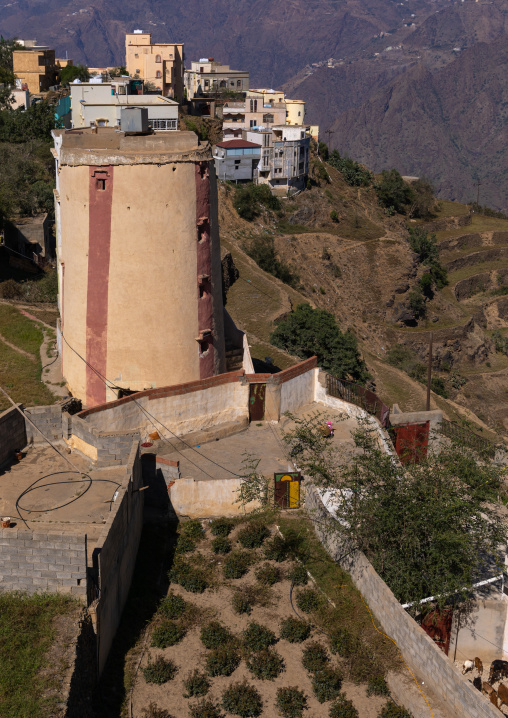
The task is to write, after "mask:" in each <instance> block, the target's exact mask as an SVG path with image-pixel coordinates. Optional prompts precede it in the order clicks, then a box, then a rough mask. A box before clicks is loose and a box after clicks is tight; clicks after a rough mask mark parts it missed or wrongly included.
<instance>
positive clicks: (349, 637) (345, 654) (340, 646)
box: [330, 628, 359, 658]
mask: <svg viewBox="0 0 508 718" xmlns="http://www.w3.org/2000/svg"><path fill="white" fill-rule="evenodd" d="M358 647H359V639H358V637H357V636H355V635H353V634H352V633H351V631H349V630H348V629H347V628H338V629H336V630H335V631H334V632H333V633H332V636H331V639H330V650H331V652H332V653H334V654H336V653H338V654H339V656H342V658H349V657H350V656H352V655H353V654H354V653H357V652H358Z"/></svg>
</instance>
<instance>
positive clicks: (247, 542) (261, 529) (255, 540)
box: [238, 521, 270, 548]
mask: <svg viewBox="0 0 508 718" xmlns="http://www.w3.org/2000/svg"><path fill="white" fill-rule="evenodd" d="M269 535H270V531H269V530H268V529H267V527H266V526H265V525H264V524H262V523H260V522H257V521H251V522H250V523H248V524H247V526H245V527H244V528H243V529H242V530H241V531H240V532H239V534H238V541H239V542H240V543H241V544H242V546H243V547H244V548H258V546H261V544H262V543H263V541H264V540H265V538H266V537H267V536H269Z"/></svg>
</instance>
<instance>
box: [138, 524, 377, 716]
mask: <svg viewBox="0 0 508 718" xmlns="http://www.w3.org/2000/svg"><path fill="white" fill-rule="evenodd" d="M230 538H233V539H234V534H232V535H231V537H230ZM204 543H205V542H202V543H200V544H199V550H200V552H201V553H203V554H204V555H205V556H206V557H207V558H209V560H210V565H213V564H217V565H216V570H215V571H214V575H215V576H217V579H219V580H220V579H221V578H222V570H221V564H222V562H223V560H224V559H223V558H218V557H216V556H214V555H213V554H212V553H211V551H210V549H209V546H208V541H206V544H207V545H206V546H204ZM260 558H261V555H260ZM268 563H271V564H273V565H275V566H277V567H278V568H279V569H281V570H282V571H284V572H286V573H287V570H288V569H289V568H290V566H292V565H294V564H291V563H290V562H288V561H286V562H284V563H279V564H276V563H275V562H271V561H270V562H268ZM254 571H255V567H251V568H250V570H249V572H248V574H247V575H246V576H244V577H243V578H241V579H238V580H231V581H226V580H224V581H221V582H220V583H221V584H222V585H216V586H215V588H209V589H207V590H206V591H205V592H204V593H203V594H200V595H196V594H190V593H187V592H186V591H185V590H183V589H182V588H181V587H179V586H172V587H171V589H172V590H173V592H174V593H175V594H178V595H181V596H182V597H183V598H184V599H185V600H186V601H190V602H191V603H192V604H194V606H196V607H197V612H196V615H197V617H196V620H195V623H194V625H193V626H192V627H191V628H190V629H189V630H188V632H187V634H186V636H185V637H184V639H183V640H182V641H181V642H180V643H178V644H177V645H176V646H173V647H171V648H167V649H164V650H160V649H157V648H150V647H149V645H150V637H149V635H150V630H149V632H148V636H147V641H146V646H147V648H146V650H145V653H144V655H143V657H142V660H141V663H140V670H139V671H138V673H137V676H136V679H135V681H134V686H133V692H132V715H133V717H134V718H142V716H143V714H142V711H143V708H146V707H148V705H149V703H151V702H155V703H156V704H157V705H158V706H160V707H161V708H165V709H167V710H168V711H169V712H170V713H171V715H172V716H175V718H184V716H187V715H189V713H188V706H189V704H192V703H195V702H196V701H197V699H196V698H193V699H187V698H184V693H185V689H184V686H183V680H184V678H185V677H186V676H187V675H188V674H189V673H190V672H191V671H192V670H194V669H195V668H198V669H200V670H202V671H204V670H205V660H206V656H207V654H208V651H207V650H206V649H205V648H204V646H203V644H202V643H201V640H200V635H199V633H200V627H201V625H203V624H204V623H207V622H208V621H209V620H211V619H215V620H219V621H220V622H222V623H223V624H225V625H226V626H228V628H230V630H231V631H232V632H233V633H234V634H235V635H237V636H239V635H240V633H241V632H242V631H243V630H244V629H245V628H246V627H247V625H248V624H249V622H250V621H256V622H258V623H260V624H262V625H263V626H267V627H268V628H269V629H271V630H272V631H274V633H275V634H276V635H277V636H279V635H280V624H281V621H282V620H283V619H285V618H287V617H288V616H291V615H294V613H293V612H292V609H291V604H290V600H289V593H290V582H289V581H288V580H283V581H281V582H279V583H277V584H275V586H274V587H273V588H272V589H271V590H270V591H269V593H270V594H271V596H270V601H269V605H266V606H264V607H263V606H259V605H256V606H254V608H253V610H252V613H251V615H250V616H246V615H241V616H240V615H238V614H236V613H235V612H234V611H233V609H232V606H231V600H232V596H233V594H234V591H235V589H236V588H238V587H241V586H246V585H254V584H255V583H256V580H255V576H254ZM311 640H312V641H316V640H317V641H319V642H320V643H322V644H323V645H324V646H326V647H328V646H327V639H326V637H325V636H323V635H322V634H320V633H319V632H318V631H317V630H314V631H313V632H312V634H311V637H310V638H308V639H307V641H305V642H304V643H303V644H298V643H296V644H291V643H289V642H288V641H286V640H282V639H281V640H279V641H278V642H277V644H276V645H275V647H274V648H275V650H276V651H277V653H279V655H280V656H282V658H283V659H284V662H285V671H284V672H283V673H282V674H281V675H280V676H279V677H278V678H276V679H275V680H273V681H269V680H258V679H256V678H254V677H253V676H252V674H251V673H250V671H249V670H248V668H247V666H246V663H245V660H242V662H241V664H240V666H239V667H238V668H237V669H236V670H235V671H234V673H233V674H232V675H231V676H229V677H224V676H221V677H215V678H211V679H210V680H211V684H212V686H211V689H210V691H209V694H208V696H207V697H209V698H213V699H214V700H220V698H221V696H222V693H223V691H224V690H225V689H226V688H227V687H228V686H229V685H230V684H231V683H233V682H236V681H242V680H243V679H244V678H246V679H247V681H248V682H249V684H250V685H253V686H255V687H256V688H257V690H258V691H259V693H260V695H261V697H262V700H263V713H262V716H263V717H265V718H268V717H271V716H274V715H276V714H277V709H276V708H275V698H276V692H277V688H280V687H289V686H297V687H298V688H299V689H301V690H304V692H305V694H306V695H307V698H308V708H309V710H308V713H307V712H306V715H309V716H313V718H327V717H328V715H329V710H330V705H331V704H330V702H326V703H323V704H321V703H319V702H318V701H317V699H316V698H315V696H314V694H313V691H312V685H311V678H310V676H309V674H308V673H307V672H306V671H305V669H304V668H303V666H302V663H301V658H302V651H303V649H304V647H305V645H306V644H307V643H308V642H309V641H311ZM159 655H162V656H164V657H165V658H171V659H172V660H173V661H174V662H175V663H176V665H177V666H178V669H179V670H178V673H177V675H176V677H175V678H174V679H173V680H172V681H170V682H168V683H166V684H163V685H161V686H158V685H153V684H150V683H147V682H146V681H145V679H144V677H143V673H142V669H143V667H145V666H146V665H147V663H148V661H149V658H151V659H152V660H153V659H154V658H156V657H157V656H159ZM331 665H336V666H338V667H341V668H342V670H343V671H344V666H341V663H340V659H338V658H337V657H335V656H332V660H331ZM346 678H347V676H346ZM342 689H343V691H344V692H345V694H346V695H347V697H348V698H349V699H351V700H352V701H353V702H354V704H355V706H356V708H357V709H358V711H359V714H360V716H361V717H362V718H376V717H377V716H378V714H379V711H380V709H381V707H382V706H383V705H384V704H385V702H386V698H383V697H379V696H371V697H368V696H367V695H366V685H365V684H360V685H356V684H354V683H352V682H350V681H347V680H345V681H344V683H343V688H342Z"/></svg>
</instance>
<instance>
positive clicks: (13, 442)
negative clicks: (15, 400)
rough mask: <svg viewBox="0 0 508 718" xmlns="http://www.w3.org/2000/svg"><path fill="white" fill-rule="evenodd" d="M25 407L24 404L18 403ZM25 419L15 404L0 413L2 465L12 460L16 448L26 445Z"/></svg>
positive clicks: (0, 454) (0, 453)
mask: <svg viewBox="0 0 508 718" xmlns="http://www.w3.org/2000/svg"><path fill="white" fill-rule="evenodd" d="M18 406H19V407H20V409H23V405H22V404H18ZM26 443H27V441H26V429H25V420H24V419H23V417H22V415H21V414H20V413H19V411H18V410H17V409H16V408H15V407H14V406H13V407H11V408H10V409H7V410H6V411H3V412H2V413H1V414H0V466H1V465H2V464H4V463H5V462H6V461H10V460H12V457H13V454H14V452H15V450H16V449H22V448H23V447H24V446H26Z"/></svg>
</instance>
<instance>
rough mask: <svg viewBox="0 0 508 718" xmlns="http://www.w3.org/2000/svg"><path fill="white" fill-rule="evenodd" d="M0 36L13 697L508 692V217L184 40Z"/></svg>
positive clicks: (384, 702) (455, 699) (174, 709)
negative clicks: (342, 148) (445, 197)
mask: <svg viewBox="0 0 508 718" xmlns="http://www.w3.org/2000/svg"><path fill="white" fill-rule="evenodd" d="M2 42H3V43H4V45H5V47H6V49H7V52H6V54H7V55H9V52H11V55H9V57H10V56H12V67H8V66H6V67H3V68H2V69H3V71H4V74H2V76H1V77H2V79H3V85H2V89H1V93H0V100H1V102H2V104H1V105H0V107H1V109H0V152H2V153H3V155H2V156H3V157H4V158H5V161H6V167H8V170H9V172H8V173H7V175H8V177H7V181H6V182H5V184H2V185H1V186H0V221H1V222H2V243H1V246H0V253H1V255H0V296H1V297H2V299H1V300H0V354H1V356H2V362H1V363H2V365H3V366H2V367H0V392H1V397H0V401H1V402H2V404H1V408H2V410H3V413H1V414H0V462H1V467H0V513H1V529H0V545H1V553H0V576H1V579H2V582H1V588H2V591H1V593H0V606H1V607H2V608H1V609H0V626H1V628H0V642H1V645H2V647H4V652H7V651H8V647H9V645H12V646H14V647H13V649H12V660H11V656H10V654H9V661H10V663H9V667H8V669H6V678H2V676H1V675H0V708H1V706H2V705H5V706H6V713H5V715H6V716H16V717H17V716H19V717H24V716H41V718H45V716H50V715H51V716H62V717H63V716H68V717H69V718H78V717H79V718H81V716H83V718H94V717H97V718H101V717H102V716H121V715H130V716H135V717H136V718H142V717H143V716H144V717H148V718H171V716H173V717H174V718H180V716H182V717H184V716H190V717H191V718H220V717H221V716H240V717H244V718H249V717H251V716H273V715H281V716H284V717H285V718H293V717H295V718H298V717H299V716H315V717H316V718H319V717H321V718H325V717H328V716H329V717H330V718H354V717H355V716H360V717H361V718H408V717H410V716H413V717H414V718H420V716H422V717H423V716H430V715H432V716H435V717H436V718H438V717H440V718H448V717H451V716H457V715H460V716H466V717H469V716H470V717H471V718H477V717H480V718H484V717H485V718H487V717H492V716H499V715H508V687H507V685H508V684H507V685H505V683H506V676H508V654H507V652H506V651H505V644H506V641H505V635H506V630H507V621H506V618H507V616H506V606H507V603H506V594H505V588H504V586H505V576H506V574H505V565H506V525H507V520H508V519H507V513H506V507H507V506H508V493H507V489H506V474H505V472H506V456H507V453H506V438H507V432H508V419H507V418H506V417H507V416H508V415H507V411H506V410H507V405H508V392H507V386H508V383H507V378H508V358H507V357H508V339H507V337H508V334H507V330H508V325H507V316H508V315H507V306H508V305H507V300H506V293H507V291H506V290H507V276H508V268H507V267H506V251H507V246H508V218H507V217H505V216H504V215H502V213H500V212H494V211H492V210H489V209H488V208H485V207H482V206H480V205H479V203H476V204H474V205H463V204H459V203H454V202H446V201H438V200H437V199H436V198H435V196H434V192H433V188H432V185H431V184H430V182H428V181H427V180H426V179H425V178H424V177H401V176H400V174H399V173H398V172H396V171H395V170H391V169H390V168H387V169H386V170H385V171H384V172H383V173H380V174H379V175H373V174H372V173H371V172H370V170H369V169H368V168H367V167H365V166H363V165H361V164H358V163H357V162H355V161H354V160H353V159H351V158H348V157H341V155H340V154H339V153H338V152H337V151H331V150H330V148H329V146H328V145H329V142H328V143H325V142H323V140H322V138H320V135H319V127H318V126H316V125H310V124H307V123H306V122H305V116H306V105H305V102H304V101H301V100H298V99H290V98H288V97H286V95H285V93H284V92H283V91H280V90H276V89H273V88H255V89H253V88H250V85H249V71H248V70H235V69H231V68H230V67H229V66H228V65H224V64H222V63H221V62H220V61H218V60H215V59H214V58H211V57H207V58H198V59H196V60H194V59H191V60H190V62H189V61H188V60H187V58H186V57H185V48H184V43H171V44H168V43H164V44H162V43H154V42H152V36H151V34H150V33H145V32H142V31H141V30H134V31H133V32H131V33H128V34H127V35H126V37H125V65H124V66H122V67H97V68H91V67H84V66H81V65H74V63H73V61H72V60H71V59H69V58H65V59H63V58H60V59H59V58H57V57H56V56H55V51H54V50H53V49H51V48H50V47H47V46H45V45H37V44H36V42H35V41H18V42H17V43H14V44H12V46H9V47H10V50H9V48H8V47H7V45H8V43H5V41H3V40H2ZM2 57H3V55H2ZM329 62H332V60H330V61H329ZM7 64H8V63H7ZM186 68H187V69H186ZM9 73H10V74H9ZM50 138H51V139H50ZM328 139H329V138H328ZM21 147H26V148H27V152H28V153H30V154H29V156H30V162H31V164H30V165H29V166H27V172H25V174H23V173H21V172H19V175H17V174H16V172H18V171H19V162H20V156H19V149H20V148H21ZM27 156H28V155H27ZM52 167H54V177H53V169H52ZM11 170H12V172H11ZM26 174H28V175H29V177H31V178H32V180H33V179H34V178H35V177H37V181H36V182H34V181H32V180H31V179H28V180H27V179H26ZM16 183H19V185H18V184H16ZM35 185H36V186H35ZM28 187H29V189H27V188H28ZM30 193H31V194H30ZM50 195H51V196H50ZM22 200H23V201H22ZM52 206H54V209H53V208H52ZM2 614H3V616H4V618H3V619H2V618H1V616H2ZM28 616H32V617H33V618H32V620H30V621H29V620H28V619H27V617H28ZM4 626H5V627H4ZM2 636H5V644H4V642H2V641H3V639H2ZM27 657H31V658H29V660H27ZM27 666H28V667H27ZM503 681H504V682H503ZM1 710H3V709H0V712H1Z"/></svg>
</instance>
